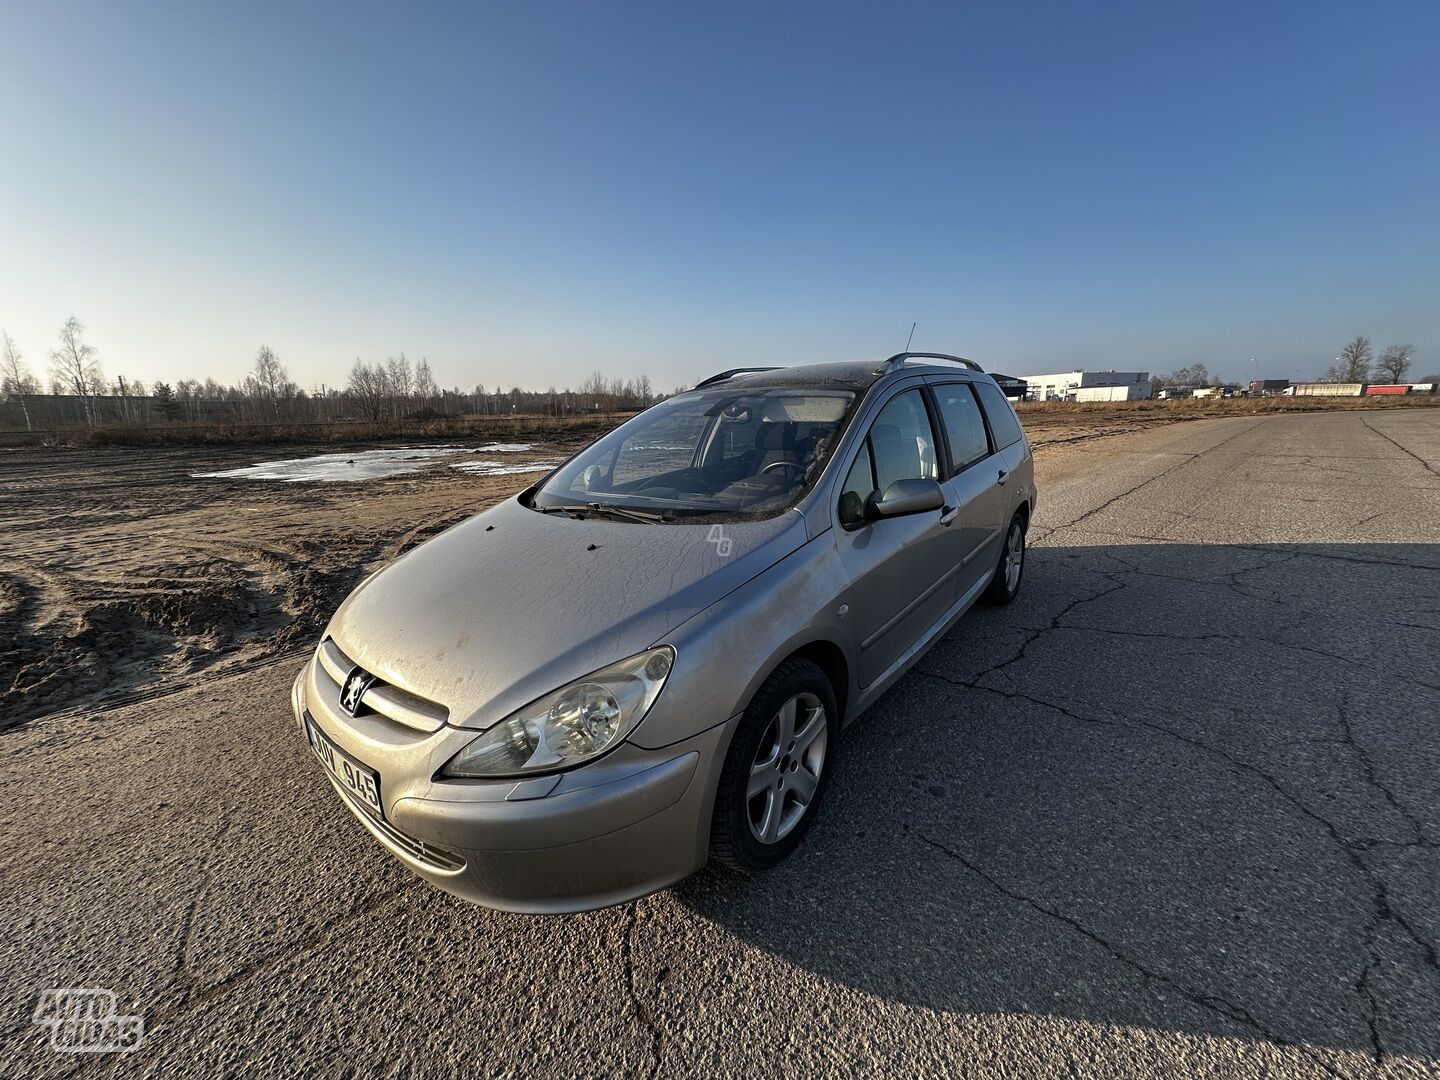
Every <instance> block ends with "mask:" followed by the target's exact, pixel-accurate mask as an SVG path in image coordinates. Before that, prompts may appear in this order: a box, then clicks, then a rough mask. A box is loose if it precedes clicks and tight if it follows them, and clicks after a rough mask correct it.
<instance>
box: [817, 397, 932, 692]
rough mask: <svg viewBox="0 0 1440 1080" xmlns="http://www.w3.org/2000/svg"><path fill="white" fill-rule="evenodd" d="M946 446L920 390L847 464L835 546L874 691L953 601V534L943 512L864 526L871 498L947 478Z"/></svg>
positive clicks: (890, 411) (850, 620)
mask: <svg viewBox="0 0 1440 1080" xmlns="http://www.w3.org/2000/svg"><path fill="white" fill-rule="evenodd" d="M940 461H941V454H940V447H939V442H938V436H937V434H936V431H935V428H934V425H933V424H932V422H931V418H930V410H929V408H928V406H927V403H926V401H925V396H924V394H923V393H922V391H921V389H920V387H919V386H915V387H913V388H910V389H906V390H902V391H900V392H899V393H897V394H895V395H894V396H893V397H892V398H890V400H889V401H888V402H886V403H885V405H884V407H883V408H882V409H881V410H880V412H879V413H878V414H877V415H876V417H875V420H874V422H873V423H872V424H871V425H870V427H869V429H868V431H867V432H866V435H865V438H864V439H863V440H862V441H861V443H860V445H859V447H858V449H857V450H855V451H854V452H853V457H852V458H851V460H850V462H849V463H848V464H847V466H846V472H845V474H844V475H845V480H844V482H843V483H842V485H841V491H840V496H839V505H838V506H837V516H838V523H839V528H838V529H837V530H836V546H837V548H838V551H839V554H840V560H841V562H842V563H843V565H844V567H845V570H846V572H847V574H848V575H849V578H850V585H849V588H848V589H847V590H846V593H845V596H844V597H843V602H844V603H845V604H846V605H848V608H849V612H848V614H847V617H846V622H847V624H848V625H849V626H850V633H851V637H852V641H853V642H854V644H855V646H856V652H857V653H858V654H859V657H860V672H859V679H860V685H861V686H869V685H870V684H871V683H873V682H874V681H875V680H876V679H877V678H879V677H880V676H881V675H882V674H884V672H885V671H886V670H887V669H888V668H889V667H890V666H891V665H892V664H893V663H894V662H895V661H896V660H898V659H899V658H900V656H901V655H902V654H903V653H904V652H905V651H906V650H907V649H908V648H909V647H910V646H911V645H913V644H914V643H915V641H916V640H917V639H918V638H919V637H921V636H922V635H923V634H924V633H925V631H926V630H928V629H929V628H930V627H931V626H932V625H933V624H934V623H935V621H936V620H937V619H939V618H940V616H941V615H943V614H944V612H945V610H946V609H947V608H948V607H949V606H950V604H951V603H952V601H953V598H954V589H953V582H954V574H953V572H952V571H953V568H954V565H955V561H954V558H953V551H952V549H951V547H950V544H951V541H952V540H953V537H954V534H953V532H952V531H951V529H949V528H947V527H946V526H945V525H944V524H942V522H941V518H942V512H941V511H939V510H934V511H930V512H928V513H923V514H911V515H908V516H906V517H898V518H887V519H885V520H882V521H865V520H864V518H863V516H862V514H863V508H864V505H865V500H866V499H868V498H869V497H870V495H871V494H872V493H874V492H876V491H881V492H883V491H884V490H885V488H886V487H887V486H888V485H889V484H892V483H894V482H895V481H896V480H901V479H905V478H907V477H930V478H932V479H936V480H938V479H939V478H940V467H941V466H940Z"/></svg>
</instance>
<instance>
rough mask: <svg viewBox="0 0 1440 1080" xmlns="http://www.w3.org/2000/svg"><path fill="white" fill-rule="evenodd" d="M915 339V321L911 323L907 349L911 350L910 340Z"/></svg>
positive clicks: (906, 340)
mask: <svg viewBox="0 0 1440 1080" xmlns="http://www.w3.org/2000/svg"><path fill="white" fill-rule="evenodd" d="M914 340H915V323H913V322H912V323H911V324H910V336H909V337H907V338H906V339H905V351H906V352H909V351H910V342H912V341H914Z"/></svg>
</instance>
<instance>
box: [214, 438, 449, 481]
mask: <svg viewBox="0 0 1440 1080" xmlns="http://www.w3.org/2000/svg"><path fill="white" fill-rule="evenodd" d="M456 452H457V448H456V447H453V446H426V447H407V448H401V449H397V450H357V451H352V452H350V453H340V454H317V455H315V456H314V457H304V458H287V459H285V460H284V461H265V462H261V463H260V464H258V465H245V466H242V467H241V468H238V469H225V470H222V471H221V472H208V473H194V474H192V475H194V476H195V477H197V478H205V479H210V478H219V479H226V480H279V481H281V482H283V483H287V484H293V483H297V482H299V481H302V480H323V481H331V482H333V481H340V482H344V481H347V480H375V479H378V478H380V477H384V476H400V475H403V474H404V473H410V472H415V471H416V470H417V469H420V468H421V467H423V466H424V465H426V464H427V463H428V462H430V461H433V460H434V459H435V458H441V457H453V456H454V455H455V454H456Z"/></svg>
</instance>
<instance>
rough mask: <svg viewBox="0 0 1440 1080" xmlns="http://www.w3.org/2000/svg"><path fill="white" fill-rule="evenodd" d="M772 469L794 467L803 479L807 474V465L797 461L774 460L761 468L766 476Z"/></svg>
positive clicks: (762, 473)
mask: <svg viewBox="0 0 1440 1080" xmlns="http://www.w3.org/2000/svg"><path fill="white" fill-rule="evenodd" d="M771 469H794V470H795V471H796V472H798V473H799V474H800V476H801V478H802V479H803V478H804V476H805V466H804V465H801V464H800V463H799V462H795V461H772V462H770V464H769V465H766V466H765V467H764V468H763V469H761V470H760V475H761V476H764V475H765V474H766V473H767V472H769V471H770V470H771Z"/></svg>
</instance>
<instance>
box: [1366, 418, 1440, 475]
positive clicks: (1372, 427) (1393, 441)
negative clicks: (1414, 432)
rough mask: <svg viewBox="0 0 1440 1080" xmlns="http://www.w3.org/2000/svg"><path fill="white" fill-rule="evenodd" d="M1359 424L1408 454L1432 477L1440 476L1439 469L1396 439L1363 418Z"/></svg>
mask: <svg viewBox="0 0 1440 1080" xmlns="http://www.w3.org/2000/svg"><path fill="white" fill-rule="evenodd" d="M1360 422H1361V423H1362V424H1364V425H1365V426H1366V427H1367V428H1369V429H1370V430H1371V431H1373V432H1374V433H1375V434H1376V435H1379V436H1380V437H1381V438H1382V439H1384V440H1385V441H1386V442H1388V443H1390V444H1391V445H1392V446H1394V447H1396V448H1398V449H1400V450H1403V451H1404V452H1405V453H1407V454H1409V455H1410V456H1411V457H1412V458H1414V459H1415V460H1416V461H1418V462H1419V463H1420V464H1421V465H1423V466H1425V468H1426V469H1428V470H1430V472H1431V473H1432V474H1433V475H1435V476H1440V469H1436V468H1435V466H1434V465H1431V464H1430V462H1428V461H1426V460H1425V459H1424V458H1423V457H1421V456H1420V455H1419V454H1417V453H1415V451H1414V450H1411V449H1410V448H1409V447H1408V446H1406V445H1405V444H1404V443H1402V442H1400V441H1399V440H1398V439H1395V438H1392V437H1391V436H1389V435H1387V434H1385V432H1383V431H1381V430H1380V429H1379V428H1377V427H1376V426H1375V425H1374V424H1372V423H1370V421H1369V420H1366V419H1365V417H1363V416H1362V417H1360Z"/></svg>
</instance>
